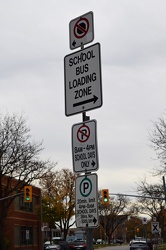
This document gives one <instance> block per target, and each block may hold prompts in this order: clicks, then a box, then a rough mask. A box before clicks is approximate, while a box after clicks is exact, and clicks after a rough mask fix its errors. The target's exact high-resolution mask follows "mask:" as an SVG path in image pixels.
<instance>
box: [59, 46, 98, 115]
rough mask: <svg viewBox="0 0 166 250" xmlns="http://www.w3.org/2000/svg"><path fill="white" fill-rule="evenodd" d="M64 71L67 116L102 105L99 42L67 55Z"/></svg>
mask: <svg viewBox="0 0 166 250" xmlns="http://www.w3.org/2000/svg"><path fill="white" fill-rule="evenodd" d="M64 73H65V115H66V116H70V115H74V114H77V113H81V112H85V111H87V110H91V109H95V108H99V107H101V106H102V104H103V102H102V83H101V59H100V44H99V43H96V44H94V45H92V46H89V47H87V48H85V49H83V50H80V51H77V52H76V53H72V54H70V55H67V56H65V58H64Z"/></svg>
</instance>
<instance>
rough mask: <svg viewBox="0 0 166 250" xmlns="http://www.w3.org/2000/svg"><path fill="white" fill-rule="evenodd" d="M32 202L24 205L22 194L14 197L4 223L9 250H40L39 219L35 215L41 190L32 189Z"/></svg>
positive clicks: (40, 233)
mask: <svg viewBox="0 0 166 250" xmlns="http://www.w3.org/2000/svg"><path fill="white" fill-rule="evenodd" d="M32 193H33V201H32V203H27V202H26V203H25V202H24V196H23V194H21V195H19V196H17V197H15V199H14V202H13V203H12V205H11V206H10V209H9V212H8V216H7V219H6V222H5V238H6V241H7V244H8V245H9V249H10V250H19V249H20V250H23V249H28V250H39V249H42V245H43V242H42V232H41V219H40V216H39V215H37V213H36V206H37V205H40V200H41V190H40V189H39V188H37V187H34V186H33V187H32Z"/></svg>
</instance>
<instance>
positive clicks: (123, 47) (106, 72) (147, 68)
mask: <svg viewBox="0 0 166 250" xmlns="http://www.w3.org/2000/svg"><path fill="white" fill-rule="evenodd" d="M89 11H93V14H94V34H95V39H94V41H93V42H91V43H89V44H88V45H86V46H85V47H87V46H90V45H92V44H94V43H97V42H99V43H100V44H101V61H102V87H103V106H102V107H101V108H98V109H95V110H92V111H89V112H87V115H89V116H90V118H91V119H96V120H97V138H98V149H99V163H100V164H99V170H98V171H97V174H98V178H99V188H101V189H102V188H109V191H110V193H111V192H113V193H115V192H120V193H130V192H132V191H133V188H134V187H135V186H136V185H135V183H136V182H139V180H141V179H143V178H144V177H145V175H146V176H148V178H149V179H148V178H147V180H149V181H150V180H151V179H150V177H151V175H149V171H150V170H152V169H153V168H154V167H156V166H157V165H158V162H156V161H155V160H154V158H155V154H154V152H153V151H152V149H151V148H150V147H149V144H150V142H149V139H148V130H149V129H150V128H152V122H154V121H157V119H158V118H159V117H161V116H162V115H163V113H165V108H166V32H165V31H166V15H165V13H166V1H165V0H108V1H106V0H103V1H96V0H84V1H76V0H72V1H68V0H62V1H57V0H24V1H23V0H5V1H3V0H1V1H0V88H1V91H0V112H1V113H2V114H5V113H6V112H8V113H9V114H13V112H14V113H18V114H21V113H23V114H24V116H25V117H26V118H27V125H28V126H30V128H31V134H32V136H33V138H35V140H36V141H40V140H43V146H44V148H45V149H44V151H43V152H42V154H41V157H42V159H48V158H50V159H51V160H52V161H54V162H56V161H57V162H58V165H57V169H61V168H70V169H73V167H72V149H71V127H72V125H73V124H76V123H79V122H81V121H82V115H81V114H77V115H73V116H70V117H66V116H65V108H64V106H65V100H64V57H65V56H66V55H68V54H70V53H73V52H74V51H73V50H72V51H71V50H70V47H69V22H70V21H71V20H72V19H74V18H76V17H78V16H80V15H83V14H85V13H87V12H89ZM77 50H78V49H77ZM77 50H76V51H77ZM151 181H152V180H151Z"/></svg>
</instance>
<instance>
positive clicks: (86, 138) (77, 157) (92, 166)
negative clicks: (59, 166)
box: [72, 120, 99, 173]
mask: <svg viewBox="0 0 166 250" xmlns="http://www.w3.org/2000/svg"><path fill="white" fill-rule="evenodd" d="M96 124H97V122H96V120H90V121H87V122H83V123H78V124H74V125H73V126H72V155H73V170H74V172H75V173H79V172H85V171H88V172H90V171H96V170H98V168H99V164H98V150H97V138H96V127H97V125H96Z"/></svg>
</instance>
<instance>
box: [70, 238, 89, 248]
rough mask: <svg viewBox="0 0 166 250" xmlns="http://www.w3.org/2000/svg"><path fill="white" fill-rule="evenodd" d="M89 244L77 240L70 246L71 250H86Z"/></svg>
mask: <svg viewBox="0 0 166 250" xmlns="http://www.w3.org/2000/svg"><path fill="white" fill-rule="evenodd" d="M86 248H87V244H86V241H85V240H75V241H73V242H72V243H71V244H70V245H69V249H70V250H86Z"/></svg>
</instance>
